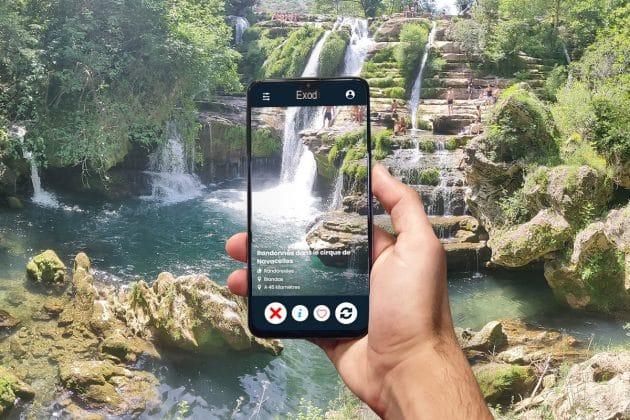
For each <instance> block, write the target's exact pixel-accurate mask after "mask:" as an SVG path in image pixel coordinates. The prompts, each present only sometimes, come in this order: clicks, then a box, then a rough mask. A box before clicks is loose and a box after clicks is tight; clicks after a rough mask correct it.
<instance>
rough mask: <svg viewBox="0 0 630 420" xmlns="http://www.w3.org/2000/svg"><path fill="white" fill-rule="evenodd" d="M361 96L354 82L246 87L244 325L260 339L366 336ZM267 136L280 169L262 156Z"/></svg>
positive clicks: (366, 206) (365, 147)
mask: <svg viewBox="0 0 630 420" xmlns="http://www.w3.org/2000/svg"><path fill="white" fill-rule="evenodd" d="M368 98H369V93H368V87H367V83H366V82H365V81H363V80H362V79H359V78H345V79H312V80H308V79H299V80H283V81H269V82H255V83H254V84H252V85H251V86H250V89H249V91H248V156H249V162H248V171H249V172H248V174H249V179H248V198H249V200H248V231H249V232H248V233H249V249H248V251H249V254H248V255H249V261H248V268H249V286H250V289H249V290H250V299H249V315H250V316H249V324H250V328H251V330H252V332H253V333H254V334H256V335H258V336H266V337H349V336H358V335H361V334H364V333H365V332H366V329H367V322H368V297H369V273H370V267H371V260H370V256H371V226H372V224H371V193H370V141H369V139H370V124H369V114H370V113H369V99H368ZM274 137H275V138H276V139H281V143H282V144H281V156H280V157H279V158H278V159H280V158H281V165H275V166H274V165H268V164H267V163H268V162H267V161H266V160H265V159H268V158H266V157H264V155H265V153H264V152H265V150H266V149H269V148H270V147H271V146H270V143H271V142H272V141H271V140H270V139H271V138H274ZM279 149H280V148H279ZM278 155H280V153H278Z"/></svg>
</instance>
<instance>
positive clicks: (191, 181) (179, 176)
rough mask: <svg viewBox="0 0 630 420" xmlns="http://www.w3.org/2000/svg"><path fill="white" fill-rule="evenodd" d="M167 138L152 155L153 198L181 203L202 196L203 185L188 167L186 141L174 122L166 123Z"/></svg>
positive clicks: (150, 163) (150, 172)
mask: <svg viewBox="0 0 630 420" xmlns="http://www.w3.org/2000/svg"><path fill="white" fill-rule="evenodd" d="M167 133H168V139H167V140H166V142H165V143H164V144H161V145H160V146H158V148H157V149H156V150H155V151H154V152H153V153H151V154H150V155H149V170H148V171H147V173H148V174H149V176H150V177H151V195H150V196H148V197H143V198H147V199H150V200H155V201H161V202H164V203H179V202H182V201H187V200H190V199H193V198H196V197H199V196H200V195H201V193H202V190H203V185H202V184H201V182H200V181H199V179H198V178H197V177H196V176H195V175H194V174H193V173H192V168H189V165H190V162H191V161H189V160H188V157H187V154H186V150H185V148H184V141H183V139H182V136H181V134H180V133H179V131H178V130H177V127H176V126H175V124H174V123H168V124H167Z"/></svg>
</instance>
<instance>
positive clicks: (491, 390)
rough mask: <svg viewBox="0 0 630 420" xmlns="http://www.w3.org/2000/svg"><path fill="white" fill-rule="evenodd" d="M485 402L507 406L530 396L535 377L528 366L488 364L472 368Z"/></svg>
mask: <svg viewBox="0 0 630 420" xmlns="http://www.w3.org/2000/svg"><path fill="white" fill-rule="evenodd" d="M473 373H474V374H475V377H476V378H477V382H478V383H479V387H480V388H481V392H482V394H483V397H484V398H485V400H486V402H487V403H489V404H503V405H507V404H510V403H512V402H513V401H515V400H518V399H520V398H521V397H525V396H527V395H529V394H531V392H532V389H533V388H534V386H535V382H536V377H535V375H534V371H533V369H532V368H531V367H529V366H516V365H510V364H504V363H488V364H483V365H478V366H473Z"/></svg>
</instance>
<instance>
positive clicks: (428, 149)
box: [418, 140, 437, 153]
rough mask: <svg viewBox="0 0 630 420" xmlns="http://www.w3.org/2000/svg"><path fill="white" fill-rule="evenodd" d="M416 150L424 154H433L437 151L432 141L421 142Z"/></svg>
mask: <svg viewBox="0 0 630 420" xmlns="http://www.w3.org/2000/svg"><path fill="white" fill-rule="evenodd" d="M418 148H419V149H420V150H422V151H423V152H425V153H433V152H435V150H436V149H437V147H436V145H435V142H434V141H433V140H422V141H421V142H420V143H419V144H418Z"/></svg>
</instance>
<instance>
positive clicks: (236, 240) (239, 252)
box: [225, 232, 247, 262]
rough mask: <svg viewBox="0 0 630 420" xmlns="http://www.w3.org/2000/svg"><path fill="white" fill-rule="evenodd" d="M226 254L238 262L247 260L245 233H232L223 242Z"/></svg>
mask: <svg viewBox="0 0 630 420" xmlns="http://www.w3.org/2000/svg"><path fill="white" fill-rule="evenodd" d="M225 250H226V251H227V253H228V255H229V256H230V257H232V258H234V259H235V260H237V261H240V262H247V233H246V232H240V233H237V234H236V235H233V236H232V237H231V238H230V239H228V240H227V242H226V243H225Z"/></svg>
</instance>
